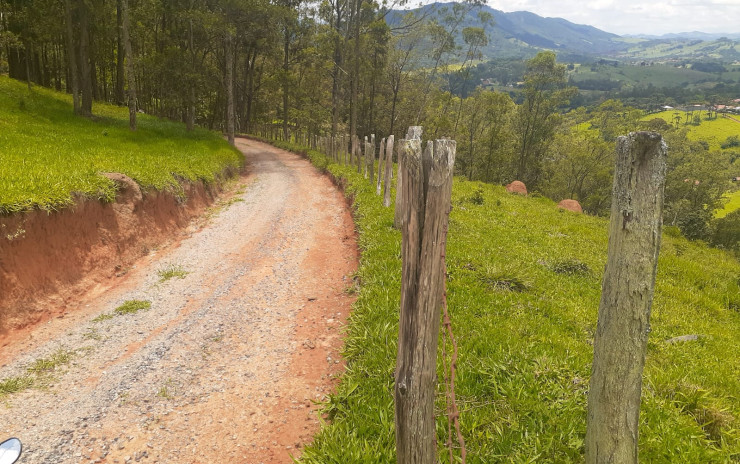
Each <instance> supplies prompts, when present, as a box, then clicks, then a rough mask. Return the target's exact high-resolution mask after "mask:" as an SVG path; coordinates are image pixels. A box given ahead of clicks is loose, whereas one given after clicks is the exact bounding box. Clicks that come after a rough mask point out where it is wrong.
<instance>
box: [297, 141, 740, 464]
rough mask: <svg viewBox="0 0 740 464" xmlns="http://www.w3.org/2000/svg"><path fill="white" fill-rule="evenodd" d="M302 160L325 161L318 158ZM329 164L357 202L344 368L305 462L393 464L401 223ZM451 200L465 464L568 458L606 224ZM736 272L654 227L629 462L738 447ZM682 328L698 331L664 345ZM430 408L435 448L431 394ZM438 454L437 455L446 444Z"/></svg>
mask: <svg viewBox="0 0 740 464" xmlns="http://www.w3.org/2000/svg"><path fill="white" fill-rule="evenodd" d="M310 155H311V157H312V158H313V160H314V162H316V163H317V164H320V165H325V163H326V160H325V159H324V158H323V157H322V156H321V155H319V154H318V153H316V152H311V153H310ZM328 169H329V171H331V172H332V173H333V174H334V175H335V176H338V177H343V178H345V179H346V180H347V182H348V184H349V187H348V194H349V195H351V196H353V197H354V198H355V213H356V214H355V215H356V221H357V227H358V230H359V232H360V238H359V244H360V247H361V249H362V261H361V267H360V269H359V271H358V278H359V281H360V282H361V286H360V288H359V295H358V300H357V302H356V304H355V306H354V310H353V313H352V316H351V320H350V325H349V328H348V338H347V342H346V347H345V351H344V355H345V356H346V358H347V361H348V367H347V372H346V374H345V376H344V377H343V380H342V382H341V385H340V387H339V389H338V391H337V393H336V394H334V395H332V397H331V398H330V400H329V402H328V403H327V405H326V413H327V414H328V417H329V418H330V419H331V422H329V423H328V424H327V425H326V427H325V428H324V429H323V430H322V432H321V433H320V434H319V435H318V437H317V438H316V441H315V442H314V443H313V444H312V445H311V446H310V447H309V448H307V449H306V450H305V452H304V455H303V458H302V461H303V462H308V463H321V464H326V463H341V464H345V463H349V462H352V463H376V462H395V457H394V444H393V443H394V442H393V440H394V438H393V372H394V365H395V350H396V346H395V343H396V340H397V334H398V326H397V323H398V305H399V288H400V266H401V263H400V261H399V255H400V253H399V252H400V234H399V233H398V232H397V231H395V230H394V229H393V228H392V223H393V213H392V209H391V208H383V207H382V205H381V204H380V201H379V198H378V197H376V196H375V193H374V190H375V189H374V187H373V186H370V185H369V183H368V182H367V181H366V180H364V179H363V178H361V177H360V176H358V175H357V174H356V173H355V172H353V170H352V169H347V168H343V167H340V166H337V165H329V166H328ZM477 192H480V194H478V193H477ZM474 197H480V198H482V204H477V203H478V202H476V201H472V199H473V198H474ZM452 202H453V211H452V214H451V218H450V228H449V242H448V253H447V256H448V272H449V280H448V282H449V283H448V295H449V306H450V311H451V313H452V319H453V324H454V329H455V332H456V336H457V339H458V341H459V343H460V361H459V370H458V382H457V397H458V399H459V401H460V405H461V413H462V416H461V417H462V419H461V420H462V427H463V433H464V435H465V437H466V439H467V442H468V452H469V454H468V462H469V463H482V462H487V463H490V462H511V463H524V462H558V463H567V462H573V463H575V462H581V461H582V459H583V439H584V436H585V423H586V422H585V421H586V392H587V389H588V379H589V376H590V366H591V359H592V350H593V347H592V345H591V343H592V340H593V334H594V330H595V326H596V312H597V308H598V304H599V295H600V285H601V284H600V282H601V277H602V272H603V271H602V270H603V269H604V264H605V259H606V249H607V221H605V220H603V219H599V218H595V217H589V216H585V215H577V214H573V213H570V212H564V211H560V210H558V209H557V208H556V207H555V205H554V204H553V203H552V202H551V201H549V200H547V199H544V198H540V197H530V198H522V197H519V196H513V195H509V194H507V193H506V192H505V190H504V189H503V188H502V187H498V186H491V185H484V184H479V183H471V182H465V181H462V180H460V179H456V180H455V185H454V187H453V200H452ZM739 275H740V265H739V264H738V262H737V261H736V260H735V259H734V258H733V257H731V256H730V255H729V254H726V253H724V252H721V251H718V250H715V249H710V248H707V247H705V246H701V245H697V244H694V243H690V242H688V241H686V240H684V239H682V238H677V237H672V236H666V237H665V238H664V244H663V247H662V253H661V258H660V264H659V270H658V279H657V290H656V296H655V303H654V305H653V316H652V327H651V328H652V333H651V334H650V341H649V346H648V358H647V365H646V369H645V383H644V389H643V408H642V416H641V429H640V431H641V435H640V446H641V450H640V459H641V461H642V462H651V463H675V462H682V463H708V462H735V461H737V459H738V457H740V433H739V432H738V430H740V401H738V399H740V378H738V376H737V373H738V372H740V358H739V357H738V356H737V353H739V352H740V338H739V337H738V335H737V334H738V333H740V311H739V310H738V308H740V288H738V276H739ZM687 334H698V335H700V336H701V337H700V338H699V339H698V340H696V341H691V342H683V343H669V342H668V340H669V339H671V338H672V337H676V336H680V335H687ZM440 376H441V373H440ZM440 378H441V377H440ZM439 388H440V390H442V388H443V387H442V385H440V387H439ZM442 397H443V393H442V392H440V398H442ZM438 411H439V419H438V422H437V426H438V427H437V430H438V435H439V436H438V438H439V443H443V442H444V441H445V439H444V436H445V433H446V419H445V418H444V417H443V415H444V414H443V411H444V404H443V403H442V401H441V400H440V402H439V403H438ZM441 451H444V450H441ZM440 458H441V461H442V462H447V454H446V452H441V453H440Z"/></svg>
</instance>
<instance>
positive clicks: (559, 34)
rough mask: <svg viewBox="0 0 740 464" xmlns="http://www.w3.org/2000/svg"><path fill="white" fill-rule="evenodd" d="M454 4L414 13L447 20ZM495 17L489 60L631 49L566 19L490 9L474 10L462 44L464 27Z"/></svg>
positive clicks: (395, 17)
mask: <svg viewBox="0 0 740 464" xmlns="http://www.w3.org/2000/svg"><path fill="white" fill-rule="evenodd" d="M452 6H453V3H433V4H430V5H425V6H423V7H420V8H417V9H414V10H410V11H413V12H415V13H416V14H419V15H420V14H427V15H430V16H431V17H435V18H437V19H440V20H441V19H443V18H444V17H445V16H446V15H448V14H449V13H450V11H451V10H452ZM479 11H484V12H487V13H490V14H492V15H493V19H494V23H495V24H494V26H493V27H492V28H490V27H489V29H488V34H489V38H490V40H489V44H488V46H487V47H485V48H484V49H483V50H482V52H483V54H484V55H485V56H486V57H487V58H526V57H530V56H534V55H535V54H537V52H539V51H540V50H543V49H547V50H554V51H556V52H558V54H559V55H562V54H568V55H576V56H584V57H589V56H590V57H593V56H602V55H611V54H614V53H617V52H619V51H623V50H625V49H627V48H628V47H629V46H630V44H625V42H624V41H622V40H621V38H620V37H619V36H618V35H616V34H612V33H609V32H604V31H602V30H600V29H597V28H595V27H593V26H586V25H582V24H575V23H572V22H570V21H567V20H565V19H562V18H544V17H542V16H539V15H536V14H534V13H530V12H528V11H516V12H513V13H505V12H503V11H499V10H495V9H493V8H490V7H488V6H483V7H481V8H480V10H478V9H474V10H471V11H470V12H469V13H468V14H467V16H466V18H465V19H464V21H463V24H462V27H460V28H459V29H460V31H458V32H459V35H460V36H459V37H458V39H459V40H458V43H462V37H461V31H462V28H463V27H471V26H472V27H480V26H481V24H480V21H479V19H478V12H479ZM406 13H408V11H407V10H394V11H392V12H391V14H389V15H388V16H387V21H388V23H389V24H391V25H394V24H398V23H399V22H400V20H401V17H402V16H403V15H405V14H406Z"/></svg>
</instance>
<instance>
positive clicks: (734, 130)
mask: <svg viewBox="0 0 740 464" xmlns="http://www.w3.org/2000/svg"><path fill="white" fill-rule="evenodd" d="M676 113H679V114H680V115H681V117H682V119H681V127H686V128H688V130H689V133H688V137H689V139H690V140H696V141H700V140H704V141H705V142H707V143H708V144H709V149H710V150H721V144H722V142H724V141H725V140H727V137H730V136H733V135H735V136H737V135H740V122H737V121H734V120H731V119H726V118H723V117H718V118H717V119H712V120H711V121H707V120H706V119H704V118H705V117H706V112H702V114H701V117H702V121H701V124H699V125H698V126H694V125H691V124H689V125H684V124H683V122H684V121H685V113H684V112H682V111H677V110H668V111H663V112H661V113H653V114H650V115H648V116H646V117H645V118H644V119H646V120H648V119H655V118H662V119H664V120H665V121H666V122H668V123H669V124H673V117H674V115H675V114H676ZM734 117H735V118H738V116H734Z"/></svg>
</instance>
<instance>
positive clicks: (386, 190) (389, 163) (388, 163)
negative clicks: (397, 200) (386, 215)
mask: <svg viewBox="0 0 740 464" xmlns="http://www.w3.org/2000/svg"><path fill="white" fill-rule="evenodd" d="M393 138H394V137H393V136H392V135H389V136H388V140H386V142H385V179H384V181H385V184H384V185H383V206H385V207H386V208H387V207H389V206H390V205H391V175H392V173H393ZM378 175H380V171H378Z"/></svg>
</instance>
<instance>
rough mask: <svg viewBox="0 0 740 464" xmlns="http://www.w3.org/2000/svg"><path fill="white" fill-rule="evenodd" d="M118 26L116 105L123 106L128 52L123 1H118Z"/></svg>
mask: <svg viewBox="0 0 740 464" xmlns="http://www.w3.org/2000/svg"><path fill="white" fill-rule="evenodd" d="M116 25H117V27H118V34H117V37H116V103H117V104H119V105H123V103H124V101H125V97H124V85H125V84H124V73H125V71H124V66H123V63H124V60H125V59H126V52H125V50H124V47H123V15H122V12H121V0H117V1H116Z"/></svg>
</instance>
